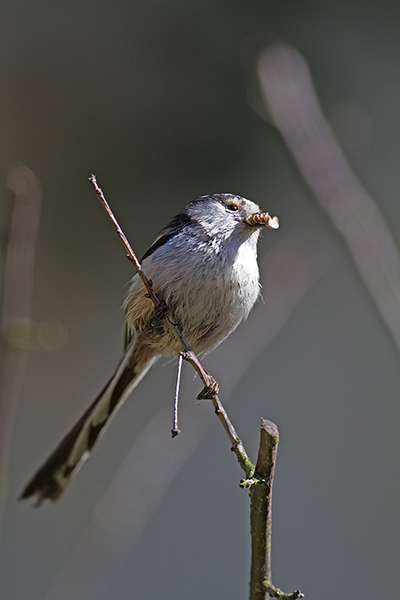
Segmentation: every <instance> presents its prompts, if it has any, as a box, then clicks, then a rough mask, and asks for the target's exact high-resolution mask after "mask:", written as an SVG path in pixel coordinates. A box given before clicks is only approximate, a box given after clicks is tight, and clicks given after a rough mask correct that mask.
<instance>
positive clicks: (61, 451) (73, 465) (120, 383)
mask: <svg viewBox="0 0 400 600" xmlns="http://www.w3.org/2000/svg"><path fill="white" fill-rule="evenodd" d="M136 350H137V348H135V344H134V343H133V344H131V345H130V346H129V347H128V348H127V351H126V353H125V355H124V357H123V359H122V361H121V362H120V364H119V365H118V368H117V370H116V371H115V373H114V375H113V376H112V377H111V379H110V381H109V382H108V383H107V385H106V386H105V387H104V389H103V390H102V391H101V392H100V394H99V395H98V396H97V398H96V399H95V400H94V402H92V404H91V405H90V406H89V408H88V409H87V410H86V412H85V413H84V414H83V415H82V417H81V418H80V419H79V421H78V422H77V423H76V424H75V426H74V427H73V428H72V429H71V431H70V432H69V433H67V435H66V436H65V437H64V439H63V440H62V441H61V443H60V444H59V445H58V446H57V448H56V449H55V450H54V452H53V453H52V454H51V455H50V456H49V458H48V459H47V460H46V462H45V463H44V465H43V466H42V467H41V468H40V469H39V470H38V471H37V473H36V474H35V475H34V476H33V478H32V479H31V481H30V482H29V483H28V485H27V486H26V487H25V489H24V490H23V492H22V494H21V499H24V498H29V496H33V495H34V494H37V495H38V500H37V503H36V506H39V504H41V503H42V502H43V500H45V499H46V498H50V499H51V500H57V499H58V498H59V496H60V494H61V492H62V491H63V489H64V488H65V486H66V484H67V483H68V481H69V480H70V478H71V477H72V475H73V474H74V473H76V472H77V471H78V469H79V468H80V467H81V466H82V464H83V463H84V461H85V460H86V459H87V458H88V456H89V454H90V451H91V449H92V448H93V445H94V443H95V441H96V440H97V438H98V437H99V435H100V434H101V433H103V432H104V430H105V428H106V425H108V424H109V422H110V421H111V417H112V416H113V415H114V414H115V413H116V410H117V408H119V407H120V406H121V405H122V404H123V402H124V400H125V399H126V398H127V397H128V396H129V394H130V393H131V391H132V390H133V388H135V387H136V386H137V384H138V383H139V381H141V379H142V378H143V377H144V375H145V374H146V373H147V371H148V370H149V368H150V367H151V365H152V364H153V363H154V362H155V361H156V360H157V358H158V357H157V356H154V355H153V353H151V354H149V353H148V354H147V356H146V357H145V358H144V360H143V354H142V360H140V361H139V360H138V356H139V353H138V352H137V351H136Z"/></svg>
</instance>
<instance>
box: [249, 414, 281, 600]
mask: <svg viewBox="0 0 400 600" xmlns="http://www.w3.org/2000/svg"><path fill="white" fill-rule="evenodd" d="M278 442H279V431H278V428H277V426H276V425H275V423H272V421H267V420H264V419H261V430H260V447H259V450H258V457H257V463H256V468H255V472H254V477H253V482H252V485H251V487H250V500H251V507H250V533H251V571H250V600H264V598H265V594H266V592H265V587H264V583H263V582H264V581H265V580H268V581H269V580H270V579H271V504H272V483H273V479H274V471H275V461H276V453H277V450H278Z"/></svg>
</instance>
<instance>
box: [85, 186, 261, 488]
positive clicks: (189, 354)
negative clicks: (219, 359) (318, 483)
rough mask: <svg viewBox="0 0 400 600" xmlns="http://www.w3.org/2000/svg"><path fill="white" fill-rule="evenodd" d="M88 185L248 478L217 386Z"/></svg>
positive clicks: (249, 470) (249, 468)
mask: <svg viewBox="0 0 400 600" xmlns="http://www.w3.org/2000/svg"><path fill="white" fill-rule="evenodd" d="M89 181H90V183H91V184H92V186H93V189H94V190H95V192H96V194H97V196H98V198H99V200H100V202H101V204H102V206H103V208H104V209H105V211H106V213H107V215H108V217H109V218H110V220H111V222H112V223H113V225H114V228H115V230H116V232H117V234H118V236H119V238H120V240H121V241H122V243H123V245H124V247H125V250H126V252H127V254H128V258H129V259H130V260H131V262H132V263H133V265H134V267H135V269H136V271H137V273H138V275H139V277H140V278H141V280H142V282H143V285H144V286H145V288H146V290H147V292H148V295H149V298H150V300H151V301H152V302H153V304H154V306H155V308H156V310H157V311H158V318H160V319H164V320H166V322H167V323H168V324H169V326H170V327H171V328H172V329H173V331H174V332H175V335H176V336H177V337H178V338H179V339H180V341H181V343H182V353H181V356H182V358H183V359H184V360H186V361H187V362H189V363H190V364H191V365H192V366H193V368H194V369H195V370H196V371H197V373H198V375H199V377H200V379H201V381H202V383H203V385H204V389H203V390H202V391H201V392H200V394H199V395H198V399H199V400H206V399H207V400H211V401H212V402H213V405H214V408H215V413H216V415H217V417H218V418H219V420H220V421H221V423H222V425H223V427H224V429H225V431H226V433H227V434H228V437H229V439H230V441H231V444H232V451H233V452H234V453H235V454H236V456H237V459H238V462H239V465H240V466H241V467H242V469H243V470H244V472H245V475H246V477H250V476H251V475H252V473H253V471H254V466H253V464H252V463H251V461H250V459H249V457H248V455H247V453H246V450H245V448H244V446H243V443H242V441H241V439H240V438H239V436H238V434H237V433H236V430H235V428H234V427H233V425H232V423H231V422H230V420H229V417H228V415H227V413H226V410H225V409H224V407H223V406H222V403H221V401H220V400H219V398H218V390H219V386H218V382H217V381H216V380H215V379H214V377H213V376H212V375H210V373H209V372H208V371H207V370H206V369H205V368H204V367H203V366H202V364H201V363H200V361H199V359H198V358H197V356H196V354H195V353H194V352H193V350H192V349H191V348H190V346H189V344H188V343H187V342H186V340H185V338H184V336H183V335H182V332H181V331H180V329H179V327H178V325H177V324H175V323H173V322H172V321H171V320H170V319H169V317H168V307H167V306H165V304H164V303H163V302H162V300H160V299H159V298H158V296H157V294H156V293H155V292H154V290H153V286H152V283H151V281H150V280H149V279H148V278H147V277H146V275H145V273H144V271H143V269H142V266H141V264H140V262H139V261H138V259H137V257H136V255H135V253H134V251H133V250H132V247H131V245H130V244H129V242H128V239H127V237H126V235H125V234H124V232H123V230H122V228H121V226H120V225H119V223H118V221H117V219H116V217H115V216H114V213H113V212H112V210H111V207H110V205H109V204H108V202H107V200H106V198H105V196H104V193H103V191H102V189H101V188H100V187H99V185H98V183H97V179H96V176H95V175H91V176H90V177H89Z"/></svg>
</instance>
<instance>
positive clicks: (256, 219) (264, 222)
mask: <svg viewBox="0 0 400 600" xmlns="http://www.w3.org/2000/svg"><path fill="white" fill-rule="evenodd" d="M243 221H244V222H245V223H247V225H250V226H251V227H264V226H266V227H269V228H270V229H278V227H279V219H278V217H271V216H270V214H269V213H267V212H257V213H253V214H252V215H249V216H248V217H246V218H244V219H243Z"/></svg>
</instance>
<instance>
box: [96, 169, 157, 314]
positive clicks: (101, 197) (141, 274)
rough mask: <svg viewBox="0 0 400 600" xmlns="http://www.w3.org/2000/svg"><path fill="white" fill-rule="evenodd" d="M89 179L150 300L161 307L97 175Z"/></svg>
mask: <svg viewBox="0 0 400 600" xmlns="http://www.w3.org/2000/svg"><path fill="white" fill-rule="evenodd" d="M89 181H90V183H91V184H92V186H93V188H94V191H95V192H96V194H97V197H98V199H99V200H100V202H101V204H102V205H103V208H104V210H105V211H106V213H107V215H108V217H109V219H110V221H111V222H112V224H113V225H114V227H115V230H116V232H117V234H118V235H119V238H120V240H121V242H122V243H123V245H124V247H125V250H126V252H127V254H128V258H129V260H130V261H131V262H132V263H133V265H134V267H135V269H136V271H137V274H138V275H139V277H140V279H141V280H142V281H143V285H144V286H145V288H146V290H147V293H148V295H149V298H150V300H151V301H152V302H153V304H154V306H156V307H157V308H159V307H160V306H162V302H161V300H160V299H159V298H158V296H157V294H156V293H155V291H154V290H153V286H152V285H151V282H150V281H149V280H148V279H147V277H146V275H145V274H144V272H143V269H142V265H141V264H140V262H139V261H138V259H137V258H136V254H135V253H134V251H133V250H132V247H131V245H130V243H129V242H128V238H127V237H126V235H125V234H124V232H123V231H122V229H121V227H120V225H119V223H118V221H117V219H116V218H115V216H114V213H113V212H112V210H111V208H110V205H109V204H108V202H107V200H106V198H105V196H104V194H103V190H102V189H101V187H99V185H98V183H97V179H96V175H91V176H90V177H89Z"/></svg>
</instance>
